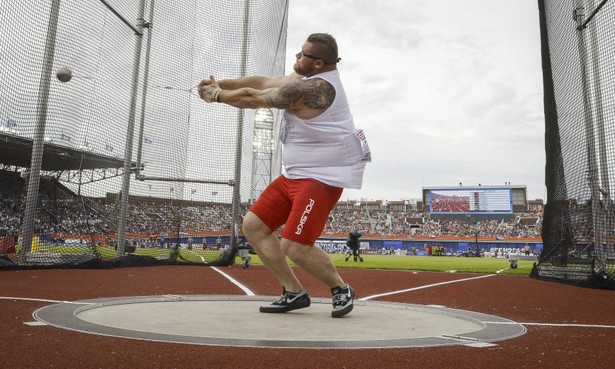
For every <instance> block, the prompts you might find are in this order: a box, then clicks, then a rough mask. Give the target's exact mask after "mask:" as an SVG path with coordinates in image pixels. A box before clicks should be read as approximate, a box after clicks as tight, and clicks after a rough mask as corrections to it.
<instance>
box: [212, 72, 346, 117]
mask: <svg viewBox="0 0 615 369" xmlns="http://www.w3.org/2000/svg"><path fill="white" fill-rule="evenodd" d="M214 83H215V82H214ZM334 99H335V89H334V88H333V86H331V84H330V83H329V82H327V81H325V80H323V79H319V78H312V79H308V80H303V79H297V78H288V79H287V80H285V81H284V83H282V84H281V85H280V86H279V87H274V88H269V89H265V90H258V89H255V88H251V87H243V88H238V89H235V90H221V91H220V93H219V95H218V101H219V102H222V103H225V104H228V105H231V106H234V107H237V108H248V109H258V108H277V109H290V110H292V111H293V112H294V113H295V114H296V115H297V116H299V117H300V118H302V119H310V118H313V117H315V116H317V115H319V114H320V113H322V112H323V111H324V110H325V109H327V108H328V107H329V106H331V104H332V103H333V100H334Z"/></svg>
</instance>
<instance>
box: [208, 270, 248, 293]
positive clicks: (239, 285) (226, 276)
mask: <svg viewBox="0 0 615 369" xmlns="http://www.w3.org/2000/svg"><path fill="white" fill-rule="evenodd" d="M211 269H213V270H215V271H216V272H218V273H220V274H222V275H223V276H224V277H225V278H226V279H228V280H229V281H231V282H232V283H233V284H234V285H235V286H237V287H239V288H241V290H242V291H243V292H245V293H246V295H248V296H256V295H255V294H254V292H252V291H250V289H248V287H246V286H244V285H243V284H241V283H239V282H238V281H237V280H235V279H234V278H233V277H231V276H230V275H228V274H226V273H224V272H223V271H221V270H219V269H218V268H216V267H211Z"/></svg>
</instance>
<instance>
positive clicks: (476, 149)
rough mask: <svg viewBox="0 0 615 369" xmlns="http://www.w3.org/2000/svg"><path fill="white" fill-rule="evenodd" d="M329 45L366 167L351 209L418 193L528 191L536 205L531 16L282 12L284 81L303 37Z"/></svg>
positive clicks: (497, 11)
mask: <svg viewBox="0 0 615 369" xmlns="http://www.w3.org/2000/svg"><path fill="white" fill-rule="evenodd" d="M313 32H327V33H331V34H332V35H333V36H335V37H336V39H337V41H338V45H339V50H340V56H341V57H342V62H341V63H340V64H339V66H338V68H339V69H340V73H341V74H342V79H343V82H344V85H345V88H346V93H347V95H348V97H349V100H350V103H351V109H352V112H353V115H354V117H355V121H356V124H357V126H358V127H361V128H363V129H364V130H365V132H366V134H367V135H368V140H369V142H370V147H371V148H372V151H373V155H374V161H373V162H372V163H371V164H370V165H368V168H367V170H366V175H365V181H364V186H363V189H362V190H360V191H347V192H346V193H345V194H344V195H343V196H344V197H350V198H373V199H383V198H387V199H401V198H416V197H420V194H421V187H422V186H448V185H450V186H455V185H458V183H459V182H462V183H464V185H477V184H478V183H481V184H482V185H504V183H505V182H511V184H513V185H527V186H528V196H529V197H530V198H544V191H545V190H544V163H545V158H544V156H545V154H544V118H543V110H542V79H541V78H542V74H541V73H542V72H541V65H540V38H539V37H540V35H539V27H538V7H537V5H536V4H535V2H531V1H518V0H498V1H490V0H466V1H463V2H458V1H454V0H443V1H437V2H434V1H416V0H415V1H407V0H406V1H404V0H395V1H393V0H390V1H375V2H362V1H361V2H360V1H352V0H343V1H335V2H330V3H328V4H327V7H314V6H312V5H311V4H309V3H303V2H298V1H291V2H290V13H289V28H288V55H287V61H288V63H287V64H288V68H287V69H288V70H290V68H291V67H292V63H293V62H294V57H293V55H294V50H295V49H297V50H298V48H299V47H300V45H301V44H302V43H303V42H304V40H305V38H306V37H307V35H308V34H310V33H313Z"/></svg>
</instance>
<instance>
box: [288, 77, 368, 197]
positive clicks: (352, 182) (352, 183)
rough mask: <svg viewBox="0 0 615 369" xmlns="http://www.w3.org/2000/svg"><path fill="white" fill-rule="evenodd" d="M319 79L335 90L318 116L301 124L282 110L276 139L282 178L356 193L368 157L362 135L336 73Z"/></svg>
mask: <svg viewBox="0 0 615 369" xmlns="http://www.w3.org/2000/svg"><path fill="white" fill-rule="evenodd" d="M310 78H322V79H324V80H325V81H327V82H329V83H330V84H331V85H332V86H333V87H334V88H335V100H334V101H333V103H332V104H331V106H330V107H329V108H328V109H327V110H325V111H324V112H323V113H321V114H320V115H319V116H317V117H315V118H312V119H308V120H303V119H301V118H299V117H297V116H296V115H295V114H294V113H293V112H291V111H289V110H286V111H285V113H284V120H283V124H282V131H281V133H280V139H281V141H282V143H283V144H284V148H283V152H282V163H283V165H284V167H283V175H284V176H285V177H287V178H290V179H300V178H313V179H316V180H319V181H321V182H323V183H326V184H328V185H330V186H335V187H342V188H352V189H360V188H361V183H362V182H363V172H364V171H365V163H366V162H367V161H370V159H371V154H370V153H369V147H368V146H367V141H366V140H365V136H364V134H363V131H360V130H357V129H356V128H355V126H354V121H353V119H352V114H351V113H350V108H349V107H348V100H347V99H346V93H345V92H344V88H343V87H342V83H341V81H340V76H339V73H338V71H337V70H334V71H330V72H325V73H321V74H318V75H315V76H312V77H307V78H305V79H310Z"/></svg>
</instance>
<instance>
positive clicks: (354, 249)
mask: <svg viewBox="0 0 615 369" xmlns="http://www.w3.org/2000/svg"><path fill="white" fill-rule="evenodd" d="M361 236H362V234H361V233H359V232H350V233H349V234H348V239H347V240H346V246H348V248H349V250H348V252H347V253H346V259H345V260H346V261H348V259H350V257H351V256H352V257H353V260H354V261H357V259H359V260H360V261H361V262H363V257H362V256H361V255H360V251H359V247H360V245H359V238H360V237H361Z"/></svg>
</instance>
